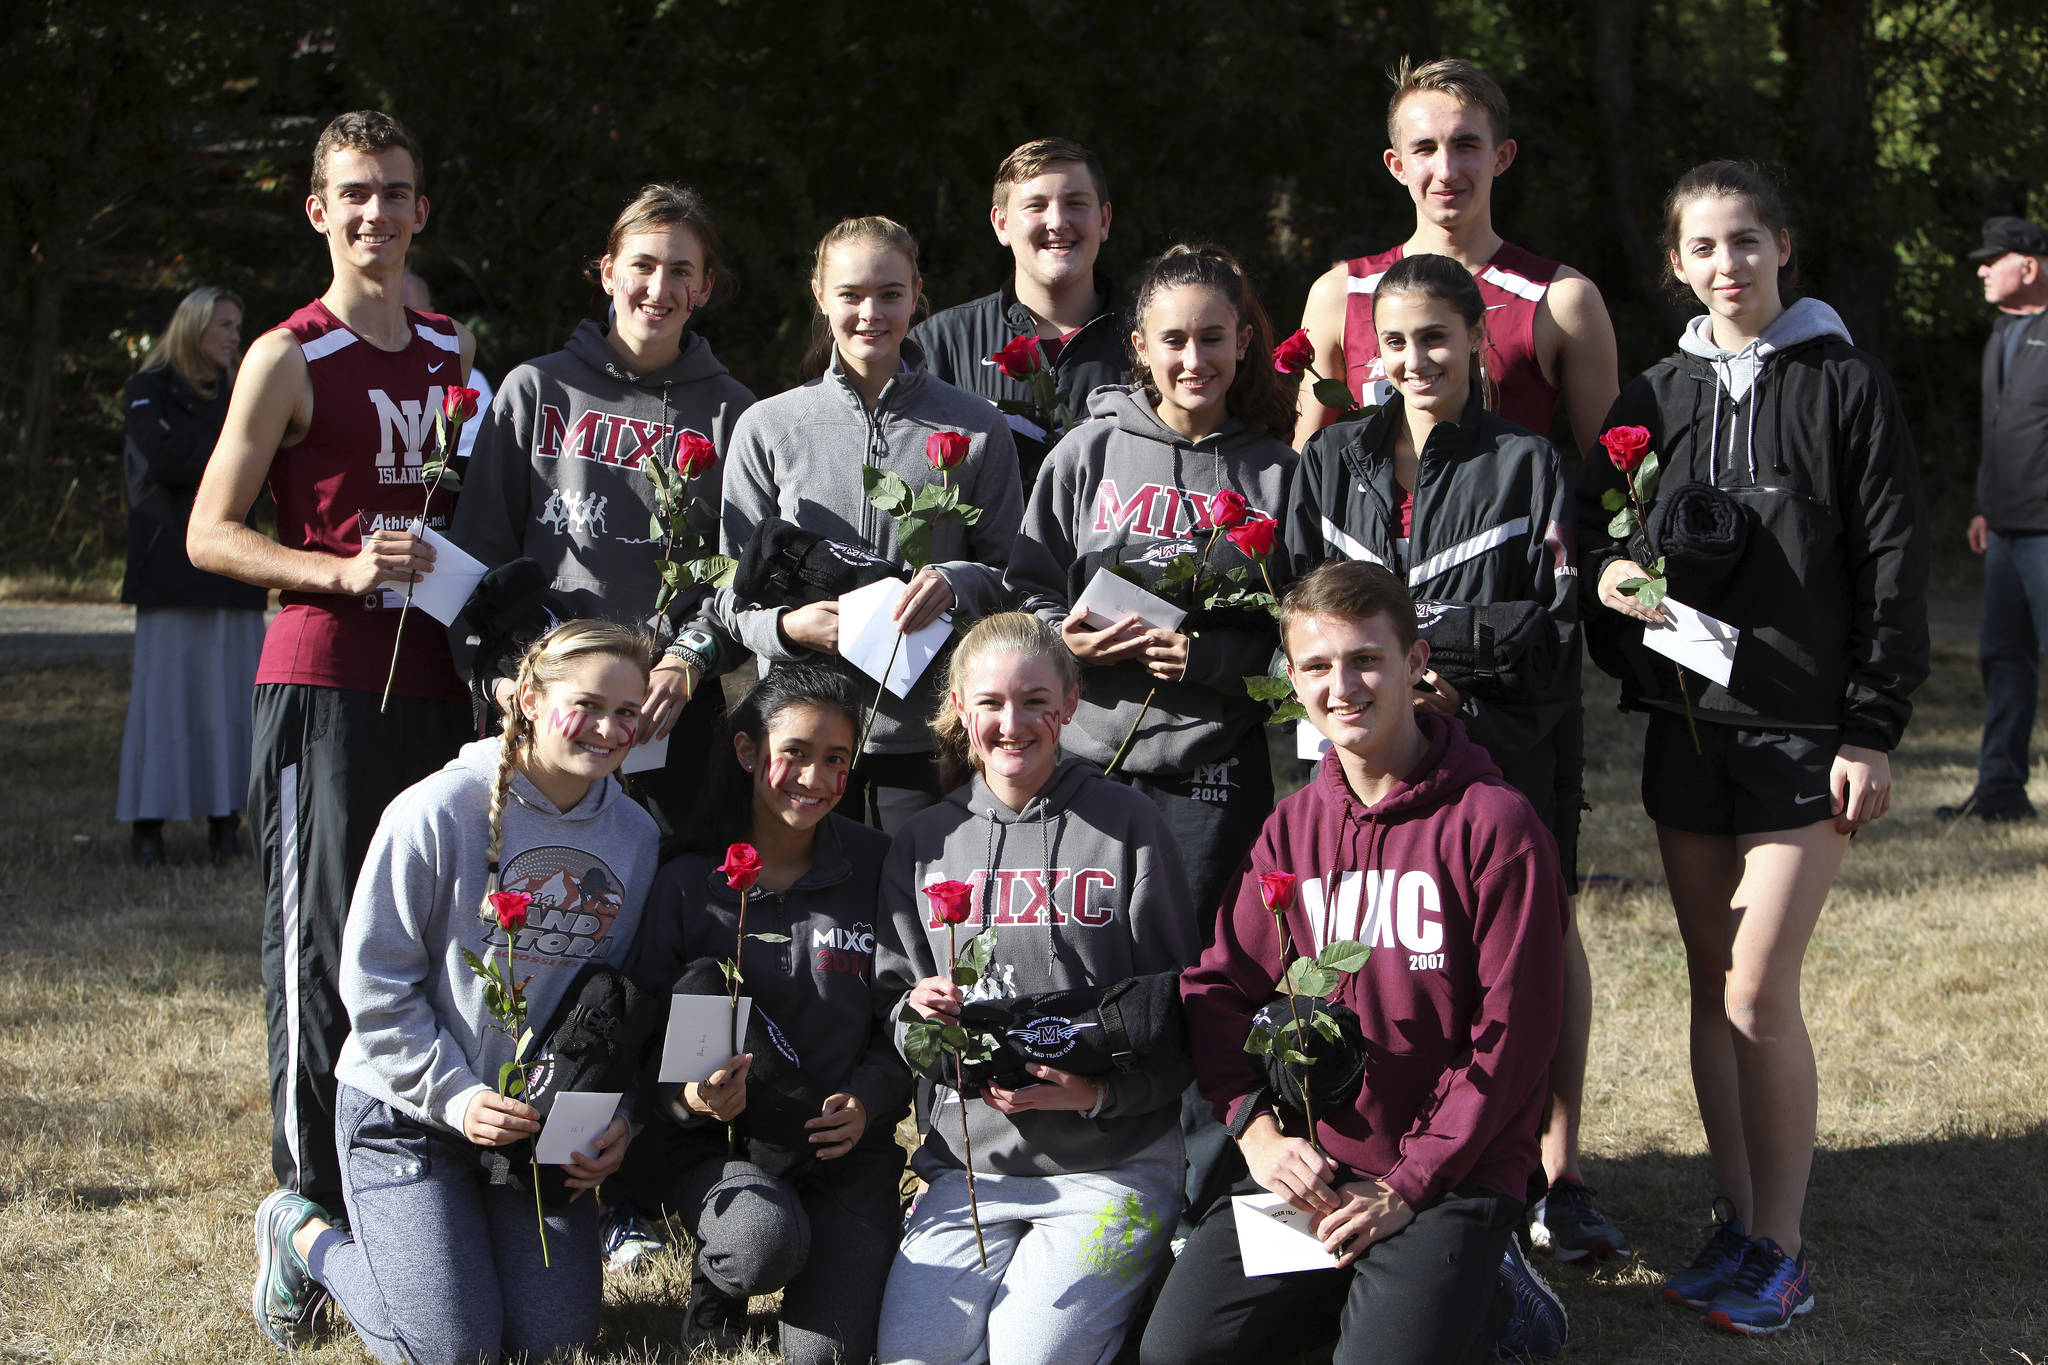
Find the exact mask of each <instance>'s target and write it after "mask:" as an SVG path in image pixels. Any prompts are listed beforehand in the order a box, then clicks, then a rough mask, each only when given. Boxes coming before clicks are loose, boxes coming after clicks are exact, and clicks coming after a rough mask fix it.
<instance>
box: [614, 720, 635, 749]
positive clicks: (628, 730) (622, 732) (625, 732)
mask: <svg viewBox="0 0 2048 1365" xmlns="http://www.w3.org/2000/svg"><path fill="white" fill-rule="evenodd" d="M616 728H617V730H618V732H619V745H620V747H621V748H626V749H630V748H632V747H633V741H634V740H636V739H638V738H639V737H640V727H639V726H638V725H636V724H634V723H633V722H632V721H630V720H622V721H620V722H619V723H618V725H617V727H616Z"/></svg>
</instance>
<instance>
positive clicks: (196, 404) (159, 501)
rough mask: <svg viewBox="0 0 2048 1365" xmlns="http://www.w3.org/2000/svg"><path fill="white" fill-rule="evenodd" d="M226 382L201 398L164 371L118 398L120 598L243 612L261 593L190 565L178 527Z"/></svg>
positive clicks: (188, 508) (214, 431)
mask: <svg viewBox="0 0 2048 1365" xmlns="http://www.w3.org/2000/svg"><path fill="white" fill-rule="evenodd" d="M228 390H229V385H228V382H227V380H225V379H223V380H222V381H221V382H220V385H219V392H218V393H216V394H215V395H214V396H213V397H212V398H202V397H200V396H199V393H198V391H197V390H195V389H194V388H193V387H192V386H191V385H190V384H188V383H186V382H185V377H184V376H183V375H181V374H179V373H178V372H177V371H176V370H174V369H172V368H171V367H170V366H168V365H165V366H163V367H161V368H159V369H154V370H144V371H142V372H141V373H140V374H138V375H136V376H135V377H134V378H133V379H131V380H129V381H128V388H127V390H126V391H125V392H123V393H122V395H121V409H122V414H123V416H124V418H125V424H124V431H123V436H122V442H121V466H122V471H123V474H124V475H125V477H126V480H127V485H128V573H127V576H126V577H124V578H123V579H122V580H121V600H122V601H123V602H126V603H128V604H129V605H131V606H137V607H247V608H249V609H251V610H254V611H261V610H262V609H263V607H264V603H265V599H266V594H265V593H264V591H263V589H261V588H258V587H254V586H252V585H250V584H247V583H238V582H236V581H235V580H234V579H232V578H223V577H221V576H220V575H219V574H211V573H207V572H206V571H205V570H204V569H195V568H193V567H192V561H191V560H190V559H188V558H186V556H185V526H186V523H187V522H189V521H191V519H192V498H193V495H194V494H195V493H196V492H198V490H199V476H200V475H201V474H204V473H205V472H206V461H207V458H208V457H209V456H211V455H212V454H213V447H214V443H215V442H216V441H218V440H219V439H220V428H221V423H222V422H223V421H224V420H225V419H226V417H227V415H228Z"/></svg>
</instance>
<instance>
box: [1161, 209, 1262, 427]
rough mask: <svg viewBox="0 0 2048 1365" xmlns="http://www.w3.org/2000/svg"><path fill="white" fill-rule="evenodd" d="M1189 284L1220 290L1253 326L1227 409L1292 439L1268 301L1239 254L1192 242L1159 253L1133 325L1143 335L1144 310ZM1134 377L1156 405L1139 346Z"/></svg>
mask: <svg viewBox="0 0 2048 1365" xmlns="http://www.w3.org/2000/svg"><path fill="white" fill-rule="evenodd" d="M1184 285H1198V286H1200V287H1202V288H1204V289H1213V290H1214V291H1216V292H1217V293H1219V294H1221V295H1222V296H1223V297H1224V299H1225V300H1227V301H1228V302H1229V304H1230V307H1231V309H1232V311H1233V312H1235V313H1236V314H1237V324H1238V326H1239V327H1249V328H1250V329H1251V339H1250V341H1249V342H1247V343H1246V345H1245V348H1244V358H1243V359H1242V360H1240V361H1238V362H1237V373H1236V375H1234V376H1233V377H1232V378H1231V381H1230V391H1229V392H1228V393H1227V394H1225V395H1224V410H1225V411H1226V412H1228V413H1229V414H1230V415H1231V416H1232V417H1235V418H1236V419H1237V420H1238V421H1240V422H1242V423H1244V424H1245V425H1246V426H1248V427H1250V428H1251V429H1252V430H1253V431H1255V432H1262V433H1264V434H1265V435H1267V436H1270V437H1272V438H1274V439H1275V440H1281V441H1287V440H1291V439H1292V438H1293V435H1294V415H1295V414H1294V400H1293V399H1292V398H1290V397H1289V396H1288V393H1287V390H1286V389H1285V388H1283V387H1282V386H1281V383H1280V376H1279V374H1278V373H1277V372H1276V371H1275V370H1274V369H1273V323H1272V320H1271V319H1270V318H1268V317H1267V316H1266V309H1265V305H1263V304H1261V303H1260V302H1259V291H1258V290H1257V288H1256V287H1254V286H1253V284H1252V280H1251V276H1250V275H1248V274H1246V273H1245V268H1244V266H1243V265H1241V264H1239V262H1238V259H1237V257H1235V256H1233V255H1231V254H1230V253H1229V252H1228V251H1225V250H1224V249H1223V248H1222V247H1220V246H1211V245H1206V244H1204V245H1199V246H1191V245H1189V244H1187V243H1185V242H1183V243H1181V244H1180V245H1178V246H1170V247H1168V248H1167V249H1166V250H1164V251H1162V252H1160V253H1159V255H1157V256H1155V257H1153V258H1152V260H1151V261H1150V262H1149V263H1148V264H1147V265H1146V266H1145V273H1144V274H1143V275H1142V276H1141V277H1140V278H1139V281H1138V290H1137V294H1136V296H1135V298H1134V300H1133V302H1132V304H1131V325H1132V326H1133V327H1134V328H1136V329H1137V331H1138V333H1139V334H1140V335H1142V334H1143V333H1144V331H1145V314H1146V312H1147V310H1149V309H1150V308H1151V306H1152V301H1153V300H1154V299H1155V298H1157V297H1158V296H1159V295H1161V294H1163V293H1165V292H1166V291H1167V290H1169V289H1179V288H1181V287H1182V286H1184ZM1131 378H1132V382H1134V383H1136V384H1137V385H1139V386H1140V387H1141V388H1143V389H1144V390H1145V396H1146V397H1147V398H1149V399H1151V400H1152V403H1153V404H1154V406H1157V405H1158V403H1159V392H1158V390H1157V389H1156V388H1154V387H1153V384H1152V372H1151V371H1150V370H1148V369H1146V368H1145V365H1144V362H1143V361H1141V360H1140V359H1139V358H1138V356H1137V352H1136V349H1135V348H1133V350H1132V354H1131Z"/></svg>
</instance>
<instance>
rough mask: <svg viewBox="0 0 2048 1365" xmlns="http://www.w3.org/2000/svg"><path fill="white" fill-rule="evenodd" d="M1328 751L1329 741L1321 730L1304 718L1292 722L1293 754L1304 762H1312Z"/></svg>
mask: <svg viewBox="0 0 2048 1365" xmlns="http://www.w3.org/2000/svg"><path fill="white" fill-rule="evenodd" d="M1328 752H1330V741H1329V740H1328V739H1326V738H1324V736H1323V732H1322V731H1321V730H1318V729H1316V727H1315V726H1313V725H1310V724H1309V723H1308V722H1307V721H1305V720H1298V721H1296V722H1294V756H1295V757H1296V758H1298V759H1300V760H1301V761H1302V762H1304V763H1314V762H1317V761H1318V760H1320V759H1321V758H1322V756H1323V755H1324V754H1326V753H1328Z"/></svg>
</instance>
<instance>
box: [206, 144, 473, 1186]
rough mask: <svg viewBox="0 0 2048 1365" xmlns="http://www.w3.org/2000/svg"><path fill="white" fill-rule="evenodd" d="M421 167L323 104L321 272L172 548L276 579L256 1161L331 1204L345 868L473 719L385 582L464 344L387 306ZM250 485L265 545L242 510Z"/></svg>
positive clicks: (458, 375) (246, 375) (257, 350)
mask: <svg viewBox="0 0 2048 1365" xmlns="http://www.w3.org/2000/svg"><path fill="white" fill-rule="evenodd" d="M421 169H422V168H421V160H420V151H419V144H418V143H417V142H415V141H414V140H413V138H412V135H411V134H409V133H407V132H406V131H405V129H404V128H403V127H401V126H400V125H399V124H398V123H397V121H396V120H394V119H392V118H390V117H388V116H387V115H384V114H380V113H375V112H358V113H352V114H343V115H342V116H341V117H339V118H337V119H335V120H334V121H333V122H332V123H330V124H328V125H327V129H326V131H325V132H323V133H322V134H321V135H320V140H319V142H318V143H317V144H316V145H315V147H314V150H313V177H312V193H311V194H310V195H309V196H308V197H307V199H306V215H307V217H308V218H309V219H310V220H311V221H312V225H313V230H314V231H315V232H318V233H320V234H321V235H322V236H324V237H325V238H326V239H327V254H328V257H329V259H330V260H331V262H332V264H333V268H334V282H333V283H332V284H331V285H330V286H329V287H328V289H327V292H326V293H324V294H322V295H321V296H320V297H319V298H318V299H316V300H314V301H313V302H312V303H309V304H307V305H306V306H305V307H304V308H301V309H300V310H299V311H298V312H296V313H294V314H292V316H291V317H290V318H288V319H286V320H285V322H284V323H283V325H281V326H279V327H277V328H276V329H274V330H272V331H270V332H267V333H265V334H264V335H263V336H261V337H259V338H258V339H257V341H256V343H255V344H254V345H252V346H251V347H250V348H249V356H248V359H247V360H246V361H245V362H244V363H243V365H242V369H241V372H240V374H239V375H238V376H237V377H236V380H235V391H234V397H233V398H232V399H231V400H230V403H229V408H228V416H227V424H226V426H225V427H224V428H223V430H222V432H221V438H220V444H219V446H218V447H216V449H215V451H214V455H213V459H212V460H211V461H210V462H209V463H208V464H207V467H206V475H205V478H204V480H203V481H202V482H201V484H200V486H199V492H198V495H197V499H196V501H195V503H194V505H193V510H192V520H191V526H190V530H189V531H188V533H187V541H186V543H187V547H188V549H189V551H190V553H191V557H192V562H193V563H195V564H199V565H202V566H204V567H205V568H208V569H210V570H212V571H214V572H215V573H221V574H226V575H228V576H230V577H233V578H239V579H241V580H242V581H244V582H247V583H255V584H259V585H261V586H263V587H268V588H277V589H280V590H281V597H280V601H281V602H282V604H283V610H282V611H280V612H279V613H278V615H277V617H276V619H275V620H273V621H272V622H271V624H270V628H269V631H268V632H267V633H266V635H265V637H264V641H263V657H262V663H261V664H260V666H259V667H258V670H257V674H256V695H255V712H256V743H255V750H256V753H255V764H254V772H253V775H252V777H251V779H250V798H249V811H250V814H251V818H252V819H253V820H254V821H256V823H257V828H258V830H259V831H260V833H261V836H262V846H263V864H262V876H263V889H264V898H265V902H266V906H265V919H264V926H263V988H264V1005H265V1010H266V1013H267V1015H268V1022H269V1043H270V1096H271V1117H272V1125H273V1132H272V1145H271V1161H272V1165H273V1166H274V1167H275V1168H276V1173H277V1180H278V1183H279V1184H280V1185H281V1186H283V1187H284V1188H286V1189H290V1190H294V1191H296V1192H297V1193H300V1194H303V1195H305V1196H306V1197H307V1198H309V1199H311V1200H313V1201H314V1202H316V1203H319V1204H321V1205H324V1206H325V1207H326V1208H328V1209H329V1210H331V1211H338V1210H339V1209H340V1208H341V1202H340V1199H341V1174H340V1166H339V1164H338V1162H337V1160H336V1157H335V1145H334V1071H333V1067H334V1059H335V1055H336V1053H337V1052H338V1051H339V1049H340V1047H341V1043H342V1040H343V1038H345V1037H346V1036H347V1034H348V1016H347V1014H346V1013H345V1012H344V1010H343V1009H342V1006H341V999H340V994H339V982H338V975H339V971H340V965H341V931H342V922H343V920H344V918H345V917H346V915H347V913H348V904H349V898H350V896H351V894H352V893H353V891H354V889H355V879H356V872H357V870H358V869H359V868H360V867H361V866H362V860H363V856H364V854H365V852H366V851H367V850H368V847H369V842H370V836H371V835H372V834H373V833H374V832H375V831H376V828H377V821H378V819H379V818H380V817H381V816H382V815H383V812H384V807H385V805H386V804H387V803H388V802H389V801H390V800H391V798H392V797H394V796H396V795H397V794H398V793H399V792H401V791H403V790H404V789H405V788H406V787H408V786H410V785H411V784H412V783H414V782H417V781H419V780H420V779H421V778H423V777H426V776H427V775H428V774H430V773H433V772H434V771H436V770H437V769H439V768H440V767H441V766H442V764H443V763H445V762H446V761H447V760H448V758H450V757H451V756H452V755H453V754H454V752H455V750H456V749H457V748H459V747H460V746H461V744H462V742H463V741H464V740H465V739H466V738H468V737H469V736H470V735H471V734H472V733H473V730H472V728H471V720H470V713H469V706H468V692H467V690H466V688H465V687H464V686H463V683H462V681H461V680H460V679H459V678H458V677H457V676H456V673H455V668H454V665H453V664H452V663H451V662H450V659H449V654H448V639H447V632H446V631H445V630H443V629H442V628H441V625H440V623H439V622H437V621H434V620H432V619H430V618H428V617H426V616H424V615H423V614H422V613H420V612H417V611H414V612H411V613H409V614H408V619H407V621H406V624H405V630H404V633H403V636H402V638H401V636H400V635H399V632H398V619H399V608H400V604H401V603H402V602H403V600H404V597H405V587H404V585H405V583H406V582H407V581H408V580H409V579H411V578H412V577H413V576H415V575H418V574H422V573H425V572H427V571H428V570H429V569H430V568H431V567H432V565H433V562H434V551H433V547H432V546H430V545H429V544H428V543H427V542H426V541H425V540H424V539H422V538H419V537H415V536H414V535H413V534H412V533H411V531H410V530H409V529H408V528H409V525H410V523H411V522H412V521H413V520H414V518H416V517H418V516H419V515H420V509H421V502H422V498H423V494H424V488H423V486H422V483H421V479H420V466H421V464H422V462H423V461H424V459H425V458H426V457H427V456H428V455H429V454H431V453H432V450H431V446H432V441H433V430H434V413H435V412H436V410H438V409H439V407H440V405H441V401H442V396H443V394H444V393H445V392H446V390H447V388H448V387H449V386H451V385H457V384H460V383H461V382H462V378H463V376H464V375H466V374H468V373H469V366H470V358H471V353H472V351H473V350H474V343H473V342H472V340H471V338H470V335H469V333H468V332H467V331H466V330H464V328H463V327H462V326H461V325H460V324H458V323H456V322H453V321H451V320H449V319H448V318H445V317H440V316H437V315H434V314H429V313H415V312H412V311H410V310H409V309H407V308H405V307H404V306H403V304H402V303H401V302H400V288H401V280H402V279H403V277H404V274H405V254H406V248H407V247H408V246H410V245H411V242H412V238H413V234H414V233H416V232H418V231H419V230H420V229H421V228H423V227H425V226H426V222H427V201H426V198H425V196H424V195H423V194H422V193H421V188H422V186H421V180H422V175H421ZM266 481H267V482H268V483H269V486H270V492H271V496H272V498H273V499H274V500H275V501H276V503H277V533H278V538H277V540H275V541H272V540H270V539H269V538H268V537H265V536H263V535H261V534H259V533H257V532H256V531H253V530H251V529H250V528H249V527H247V526H246V525H244V524H243V522H242V518H243V516H244V515H245V514H246V513H247V512H248V510H249V505H250V504H251V503H252V502H254V501H255V499H256V494H257V492H258V490H259V489H261V488H262V487H263V485H264V483H265V482H266ZM451 502H452V499H451V498H450V497H449V496H448V495H447V494H445V493H440V494H436V496H435V499H434V506H433V507H432V509H431V510H430V512H429V514H428V518H427V520H428V523H429V524H430V525H433V526H436V527H438V526H441V525H443V524H444V523H445V522H446V520H447V515H448V510H449V505H450V504H451ZM394 584H395V585H396V587H395V588H394V587H393V586H392V585H394ZM394 645H396V646H398V667H397V673H396V676H395V678H394V679H393V680H392V684H391V700H390V703H389V706H388V707H386V708H383V709H381V710H380V708H379V699H380V697H381V695H382V693H383V690H384V681H385V673H386V670H387V669H388V668H389V667H390V666H391V659H392V651H393V647H394Z"/></svg>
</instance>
